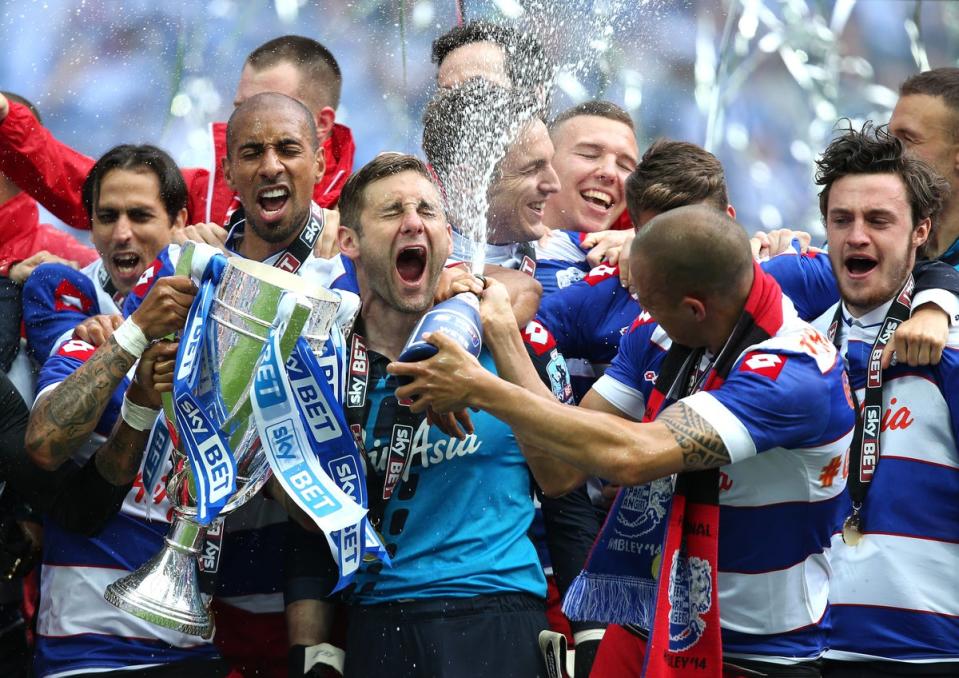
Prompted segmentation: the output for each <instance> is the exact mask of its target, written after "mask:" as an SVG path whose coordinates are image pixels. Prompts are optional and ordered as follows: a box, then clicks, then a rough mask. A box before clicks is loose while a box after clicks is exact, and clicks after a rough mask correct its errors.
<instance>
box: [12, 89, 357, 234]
mask: <svg viewBox="0 0 959 678" xmlns="http://www.w3.org/2000/svg"><path fill="white" fill-rule="evenodd" d="M211 127H212V130H211V131H212V134H213V147H214V151H215V154H216V156H215V157H216V160H215V162H216V167H215V168H214V173H213V185H212V186H211V185H210V171H209V170H207V169H204V168H200V167H192V168H186V169H182V170H181V171H182V172H183V178H184V179H185V180H186V185H187V212H188V213H189V214H188V215H187V223H191V224H194V223H197V222H201V221H212V222H214V223H217V224H223V223H225V221H226V217H227V214H228V213H229V211H231V210H230V206H231V204H232V203H233V199H234V194H233V191H231V190H230V187H229V186H227V184H226V180H225V178H224V177H223V171H222V169H221V158H223V156H225V155H226V124H225V123H214V124H213V125H212V126H211ZM355 149H356V146H355V145H354V143H353V134H352V132H350V128H349V127H346V126H345V125H340V124H336V125H334V126H333V133H332V134H331V135H330V136H329V137H328V138H327V139H326V141H324V142H323V154H324V157H325V159H326V170H325V172H324V174H323V178H322V179H321V180H320V181H319V183H317V184H316V187H315V189H314V191H313V199H314V200H315V201H316V203H317V204H319V205H320V206H321V207H334V206H335V205H336V201H337V200H338V199H339V197H340V191H341V190H342V188H343V184H345V183H346V180H347V179H348V178H349V176H350V174H351V173H352V171H353V153H354V151H355ZM93 163H94V160H93V159H92V158H88V157H87V156H85V155H83V154H82V153H78V152H77V151H75V150H73V149H72V148H70V147H69V146H67V145H66V144H63V143H61V142H60V141H58V140H57V139H56V138H55V137H54V136H53V135H52V134H51V133H50V131H49V130H48V129H47V128H45V127H44V126H43V125H41V124H40V123H39V122H37V119H36V118H34V117H33V115H32V114H31V113H30V111H29V109H28V108H27V107H26V106H23V105H22V104H18V103H16V102H14V101H11V102H10V112H9V113H8V114H7V117H6V118H4V120H3V122H2V123H0V171H2V172H3V174H5V175H6V176H7V177H8V178H9V179H11V180H12V181H13V182H14V183H15V184H17V186H19V187H20V188H22V189H23V190H24V191H26V192H27V193H29V194H30V195H32V196H33V197H34V198H36V199H37V201H38V202H39V203H40V204H41V205H43V206H44V207H46V208H47V209H48V210H50V211H51V212H52V213H53V214H55V215H56V216H57V217H58V218H60V219H61V220H63V222H64V223H66V224H69V225H70V226H73V227H74V228H81V229H89V228H90V221H89V219H88V218H87V213H86V210H85V209H84V208H83V201H82V199H81V197H80V190H81V188H82V187H83V182H84V180H85V179H86V178H87V173H88V172H89V171H90V168H91V167H93Z"/></svg>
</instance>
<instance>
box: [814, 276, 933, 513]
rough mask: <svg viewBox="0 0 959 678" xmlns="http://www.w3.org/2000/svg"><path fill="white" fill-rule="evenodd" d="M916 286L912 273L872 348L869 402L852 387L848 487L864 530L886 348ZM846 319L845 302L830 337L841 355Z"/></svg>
mask: <svg viewBox="0 0 959 678" xmlns="http://www.w3.org/2000/svg"><path fill="white" fill-rule="evenodd" d="M914 287H915V282H914V280H913V277H912V274H910V275H909V278H908V280H906V284H905V285H903V287H902V289H901V290H900V291H899V295H898V296H897V297H896V298H895V299H894V300H893V302H892V305H891V306H890V307H889V310H888V311H886V317H885V318H884V319H883V321H882V327H881V328H880V329H879V334H877V335H876V340H875V342H873V345H872V350H871V351H870V352H869V362H868V363H867V366H866V389H865V390H866V393H865V399H864V401H865V402H864V403H860V402H859V398H858V396H857V395H856V389H855V388H850V389H849V391H850V393H851V394H852V399H853V404H854V406H855V408H856V427H855V429H854V431H853V437H852V444H851V445H850V447H849V478H848V479H847V480H846V487H848V488H849V496H850V498H851V499H852V510H853V513H852V515H851V516H850V517H849V519H848V520H849V521H851V523H850V524H851V526H852V527H853V528H855V529H856V530H857V531H861V530H862V527H863V526H862V518H861V511H862V505H863V503H864V502H865V501H866V495H867V494H868V492H869V485H870V483H871V482H872V477H873V474H874V473H875V472H876V467H877V466H878V465H879V457H880V441H879V438H880V435H879V434H880V431H881V429H882V424H881V422H882V352H883V349H885V347H886V345H887V344H888V343H889V341H890V340H891V339H892V336H893V334H895V332H896V328H897V327H899V325H900V324H902V323H903V322H904V321H905V320H906V319H908V318H909V312H910V309H911V308H912V293H913V289H914ZM842 322H843V318H842V303H840V304H839V306H838V307H837V308H836V314H835V315H834V316H833V319H832V323H830V325H829V339H830V341H832V342H833V345H834V346H835V347H836V350H837V351H838V352H839V353H840V355H843V354H842V332H840V331H839V328H840V327H842Z"/></svg>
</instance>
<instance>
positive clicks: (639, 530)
mask: <svg viewBox="0 0 959 678" xmlns="http://www.w3.org/2000/svg"><path fill="white" fill-rule="evenodd" d="M623 491H624V492H625V494H624V495H623V503H622V505H621V506H620V510H619V513H618V514H617V516H616V527H615V530H616V534H618V535H620V536H621V537H627V538H630V539H635V538H636V537H641V536H643V535H644V534H649V533H650V532H652V531H653V529H654V528H655V527H656V526H657V525H659V524H660V523H661V522H662V520H663V518H665V517H666V511H667V510H668V509H669V500H670V499H671V498H672V496H673V481H672V478H660V479H659V480H654V481H653V482H651V483H646V484H645V485H638V486H636V487H630V488H627V489H625V490H623Z"/></svg>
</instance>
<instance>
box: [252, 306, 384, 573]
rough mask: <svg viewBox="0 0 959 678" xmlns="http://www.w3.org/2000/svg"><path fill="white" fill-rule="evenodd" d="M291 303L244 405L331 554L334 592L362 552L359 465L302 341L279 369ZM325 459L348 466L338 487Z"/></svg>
mask: <svg viewBox="0 0 959 678" xmlns="http://www.w3.org/2000/svg"><path fill="white" fill-rule="evenodd" d="M294 303H295V298H294V295H291V294H286V295H284V298H283V300H282V301H281V302H280V306H279V308H278V311H277V317H276V320H275V321H274V323H273V326H272V327H271V328H270V333H269V336H268V338H267V341H266V343H265V344H264V346H263V350H262V352H261V354H260V358H259V360H258V361H257V367H256V370H255V378H254V381H253V390H252V392H251V398H250V400H251V403H252V405H253V416H254V418H255V419H256V424H257V430H258V432H259V434H260V441H261V443H262V445H263V448H264V451H265V454H266V458H267V460H268V461H269V463H270V466H271V468H272V469H273V474H274V475H275V476H276V478H277V480H278V481H279V483H280V485H282V487H283V489H284V491H285V492H286V493H287V494H288V495H289V496H290V497H291V498H292V499H293V501H294V502H296V504H297V505H298V506H299V507H300V508H301V509H303V511H304V512H306V514H307V515H309V516H310V517H311V518H312V519H313V521H314V522H315V523H316V524H317V526H319V528H320V529H321V530H322V531H323V533H324V534H325V535H327V539H328V541H330V546H331V548H332V549H334V556H335V558H336V560H337V564H338V566H339V570H340V580H339V582H338V583H337V588H340V587H342V586H345V585H346V584H347V583H349V581H350V580H351V579H352V576H353V574H354V573H355V572H356V570H357V569H358V568H359V565H360V563H361V562H362V559H363V555H364V552H365V551H366V550H367V538H366V536H365V533H366V530H365V525H366V507H365V501H364V500H365V496H364V495H365V488H363V485H364V481H363V474H362V465H361V463H360V459H359V454H358V453H356V446H355V442H354V441H353V437H352V434H351V433H350V431H349V427H348V426H346V422H345V420H344V418H343V415H342V412H341V411H340V407H339V404H338V403H337V401H336V400H335V398H334V397H333V390H332V387H331V386H330V384H329V382H328V381H327V377H326V375H325V374H324V371H323V369H322V368H321V367H320V366H319V364H318V363H317V361H316V358H315V357H314V356H313V353H312V351H311V350H310V348H309V345H308V344H307V343H306V340H305V339H303V338H302V337H300V338H299V339H298V340H297V344H296V347H295V348H294V351H293V353H291V354H290V359H289V361H288V362H287V364H286V365H283V364H281V363H280V344H279V342H280V337H281V336H282V335H283V331H284V330H285V327H286V322H287V320H288V319H289V315H290V313H291V311H292V308H293V305H294ZM351 452H352V454H351ZM333 460H339V461H340V466H341V467H342V468H343V470H344V471H346V470H347V468H346V466H347V465H349V466H350V468H349V473H347V474H346V475H344V476H343V478H342V482H337V481H334V480H333V479H332V478H331V475H332V476H333V477H334V478H335V477H336V476H337V473H336V468H335V467H331V466H330V464H329V463H326V464H324V461H326V462H332V461H333ZM327 469H332V470H333V473H332V474H331V475H330V474H328V472H327ZM350 474H354V475H355V476H356V478H355V480H353V479H350V478H349V475H350ZM361 488H362V489H361Z"/></svg>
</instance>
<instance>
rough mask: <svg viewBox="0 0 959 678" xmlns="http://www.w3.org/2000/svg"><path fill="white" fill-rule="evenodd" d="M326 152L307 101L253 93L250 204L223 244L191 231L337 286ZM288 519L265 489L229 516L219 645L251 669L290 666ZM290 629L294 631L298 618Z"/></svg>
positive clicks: (247, 126)
mask: <svg viewBox="0 0 959 678" xmlns="http://www.w3.org/2000/svg"><path fill="white" fill-rule="evenodd" d="M319 151H320V146H319V143H318V142H317V135H316V129H315V125H314V120H313V116H311V115H310V112H309V110H308V109H307V108H306V107H305V106H303V104H301V103H300V102H299V101H297V100H296V99H293V98H291V97H288V96H285V95H283V94H277V93H274V92H264V93H261V94H257V95H254V96H252V97H250V98H248V99H246V100H245V101H244V102H243V103H242V104H240V105H239V106H237V108H236V109H235V110H234V111H233V115H231V116H230V120H229V123H228V125H227V154H226V156H225V157H224V159H223V173H224V176H225V177H226V180H227V181H228V182H229V184H230V187H231V189H232V190H233V191H235V193H236V195H237V197H238V198H239V200H240V202H241V204H242V207H240V208H238V209H237V210H236V211H235V212H234V214H233V217H232V219H231V223H232V228H231V229H230V232H229V234H228V235H227V237H226V241H225V243H224V242H222V240H221V238H220V237H219V235H218V234H217V233H216V231H213V229H210V228H205V227H198V228H196V229H193V231H192V233H190V235H191V236H192V237H193V238H194V239H200V240H204V241H206V242H207V243H208V244H212V245H216V246H220V247H221V248H223V249H224V251H225V252H227V253H228V254H233V255H237V256H241V257H244V258H247V259H256V260H257V261H262V262H263V263H266V264H269V265H272V266H275V267H277V268H281V269H283V270H286V271H290V272H292V273H295V274H297V275H300V276H303V277H306V278H308V279H310V280H311V281H313V282H316V283H317V284H318V285H321V286H324V287H326V286H329V284H330V281H331V278H332V276H333V275H335V274H337V273H339V271H340V270H342V269H339V270H337V269H334V267H333V264H335V263H336V261H337V260H336V259H333V260H326V259H321V258H318V257H316V256H315V254H314V243H315V242H316V241H317V239H319V238H320V237H321V236H322V235H323V232H324V230H325V229H328V228H331V226H330V225H329V224H328V223H327V222H326V221H325V220H324V216H323V212H322V210H321V209H320V208H319V207H318V206H317V205H316V203H314V202H313V200H312V197H313V186H314V184H315V182H316V180H317V177H318V176H319V175H320V172H321V170H322V158H321V156H320V152H319ZM179 254H180V248H179V246H177V245H172V246H171V247H169V248H168V249H167V250H164V251H163V252H161V253H160V256H159V257H158V259H157V260H156V261H155V262H154V263H153V265H152V266H150V267H149V269H148V270H147V274H146V275H144V276H143V278H142V279H141V280H140V281H139V283H138V284H137V287H136V291H135V292H134V294H132V295H130V298H129V299H128V300H127V302H126V304H125V306H124V313H125V314H127V315H129V314H130V313H133V312H135V310H136V309H137V308H138V306H139V304H140V303H141V301H142V299H143V297H144V295H145V294H146V293H147V291H148V290H150V289H151V287H152V286H153V285H154V284H155V283H156V281H157V280H163V279H164V278H165V277H166V276H170V275H172V274H173V272H174V270H175V269H176V264H177V262H178V260H179ZM341 296H342V298H343V300H344V301H343V303H342V304H341V312H342V314H343V317H351V315H352V313H355V310H356V306H357V304H358V299H357V298H356V296H355V295H353V294H351V293H349V292H343V293H341ZM286 521H287V515H286V512H285V511H284V510H283V509H282V508H281V507H280V506H278V505H277V504H276V502H272V501H268V500H266V499H265V498H264V496H263V494H262V493H261V494H258V495H256V496H255V497H254V498H253V500H252V501H250V502H248V503H247V504H245V505H244V506H243V507H241V508H240V509H239V511H237V513H236V514H233V515H232V516H231V519H230V521H228V522H227V524H226V525H227V528H226V536H225V538H224V543H223V553H224V557H223V558H222V559H221V561H220V563H219V571H218V576H217V597H216V598H215V600H214V606H215V607H214V609H215V611H216V614H217V626H218V628H220V630H221V632H220V633H219V634H218V635H217V643H218V645H219V646H220V648H221V651H222V652H223V653H224V655H225V656H227V657H228V658H229V659H231V661H234V663H237V662H238V663H240V664H241V665H243V666H244V667H245V669H246V670H248V671H251V672H252V671H253V670H254V667H259V670H260V671H266V672H269V674H270V675H279V672H280V671H281V668H280V667H281V665H282V671H285V662H286V660H285V657H286V648H285V645H286V629H285V628H284V622H283V619H284V617H283V611H284V605H283V600H282V595H281V593H280V592H281V589H282V581H281V572H280V570H279V569H278V568H276V567H275V563H276V557H277V554H280V553H282V552H283V548H284V544H285V524H286ZM251 573H255V574H254V575H253V576H251ZM291 619H292V617H291ZM227 625H229V633H225V632H224V631H225V629H226V627H227ZM290 633H291V637H294V638H295V637H296V636H295V634H296V633H297V631H296V626H295V624H293V623H292V622H291V629H290Z"/></svg>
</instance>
